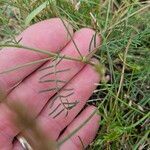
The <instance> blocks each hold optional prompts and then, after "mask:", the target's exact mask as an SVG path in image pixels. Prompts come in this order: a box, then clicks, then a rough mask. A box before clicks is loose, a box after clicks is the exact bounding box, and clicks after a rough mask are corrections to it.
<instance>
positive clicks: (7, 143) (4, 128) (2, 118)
mask: <svg viewBox="0 0 150 150" xmlns="http://www.w3.org/2000/svg"><path fill="white" fill-rule="evenodd" d="M11 117H13V114H12V112H11V111H10V110H9V108H8V107H7V106H6V105H5V104H1V105H0V149H1V150H11V149H12V141H13V138H14V133H15V132H16V128H15V126H14V124H13V123H12V122H11ZM8 127H9V128H8Z"/></svg>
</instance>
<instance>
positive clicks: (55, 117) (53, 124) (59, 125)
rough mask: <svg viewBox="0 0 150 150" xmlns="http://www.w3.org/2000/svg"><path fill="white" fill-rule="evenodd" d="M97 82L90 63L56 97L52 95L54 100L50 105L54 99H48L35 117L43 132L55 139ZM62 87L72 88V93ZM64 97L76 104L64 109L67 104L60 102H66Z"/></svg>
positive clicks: (81, 106)
mask: <svg viewBox="0 0 150 150" xmlns="http://www.w3.org/2000/svg"><path fill="white" fill-rule="evenodd" d="M98 82H99V75H98V74H97V73H96V72H95V70H94V69H93V68H92V67H91V66H90V65H87V66H86V67H85V68H84V69H83V70H82V71H81V72H80V73H78V75H77V76H75V77H74V78H73V79H72V80H71V81H70V82H69V83H68V84H67V85H66V86H65V87H64V88H63V89H62V90H61V91H60V93H59V96H58V97H57V96H56V97H57V98H56V99H55V97H54V99H55V102H54V103H53V105H52V107H51V104H52V102H53V100H54V99H51V100H50V102H49V103H48V104H47V105H46V106H45V108H44V109H43V110H42V112H41V113H40V115H39V117H38V118H37V119H38V121H39V124H40V125H41V126H42V128H43V129H44V132H45V133H47V132H49V136H50V138H52V139H54V140H56V139H57V138H58V136H59V134H60V132H61V131H62V130H63V129H64V128H65V127H66V126H67V125H68V124H69V123H70V122H71V121H72V120H73V119H74V118H75V117H76V115H77V114H78V113H79V112H80V111H81V109H82V108H83V106H84V105H85V103H86V101H87V100H88V99H89V97H90V96H91V95H92V92H93V90H94V89H95V88H96V85H95V83H98ZM64 89H73V92H74V93H73V94H70V91H66V90H64ZM69 94H70V95H69ZM65 95H69V96H65ZM60 96H61V99H60ZM66 99H67V101H68V102H69V103H70V104H71V103H74V102H76V101H78V104H77V105H76V106H74V107H73V108H72V109H70V110H69V109H68V110H67V109H64V105H65V106H66V108H67V107H68V104H62V102H66ZM60 100H61V101H60ZM54 110H55V111H54ZM62 110H63V111H62ZM52 112H53V113H52Z"/></svg>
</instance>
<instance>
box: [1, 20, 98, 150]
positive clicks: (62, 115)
mask: <svg viewBox="0 0 150 150" xmlns="http://www.w3.org/2000/svg"><path fill="white" fill-rule="evenodd" d="M66 26H67V28H68V30H69V32H70V34H71V35H72V37H73V40H71V37H70V36H69V35H68V32H67V30H66V28H65V27H64V24H63V23H62V21H61V20H60V19H58V18H53V19H50V20H45V21H42V22H40V23H37V24H35V25H32V26H30V27H29V28H28V29H26V30H25V31H24V32H23V33H22V34H21V35H20V36H18V37H17V39H18V40H19V39H21V41H20V43H21V44H23V45H26V46H29V47H33V48H38V49H43V50H46V51H51V52H59V51H61V52H60V53H61V54H62V55H65V56H72V57H75V58H78V57H79V56H80V55H79V53H78V51H77V50H76V46H75V44H74V42H75V43H76V45H77V47H78V49H79V50H80V53H81V54H82V55H83V56H86V55H88V53H89V45H91V49H94V44H91V38H92V37H93V35H94V34H95V32H94V31H93V30H91V29H88V28H84V29H80V30H79V31H77V32H75V33H73V29H72V27H71V26H70V25H69V24H68V23H66ZM73 41H74V42H73ZM99 44H100V38H99V37H98V36H97V37H96V46H98V45H99ZM44 58H47V55H45V54H41V53H36V52H33V51H28V50H25V49H18V48H4V49H2V50H1V51H0V72H3V71H4V70H6V69H9V68H11V67H14V66H17V65H19V64H25V63H29V62H32V61H37V60H41V59H44ZM56 61H58V60H54V61H52V60H47V61H39V63H36V64H34V65H30V66H28V67H24V68H23V69H20V70H17V71H12V72H9V73H7V74H1V75H0V88H1V89H2V90H3V91H4V92H5V93H6V94H7V102H8V103H9V104H11V103H14V102H20V103H21V104H22V105H23V106H24V107H25V108H26V110H27V111H28V112H30V114H31V115H32V116H33V117H34V118H36V121H37V123H38V124H39V126H40V127H41V129H42V131H43V132H44V134H45V135H46V136H47V138H50V139H53V140H56V141H59V140H60V139H62V138H64V137H65V136H67V135H68V134H69V133H71V131H73V130H74V129H76V127H78V126H79V125H80V124H81V123H82V122H84V121H85V120H86V119H87V118H88V117H89V116H90V115H91V113H92V112H93V111H94V110H95V107H94V106H88V107H86V108H85V109H84V110H83V111H82V112H81V110H82V109H83V107H84V106H85V104H86V101H87V100H88V99H89V97H90V96H91V94H92V92H93V90H94V89H95V88H96V85H95V83H97V82H99V80H100V78H99V75H98V74H97V73H96V72H95V71H94V69H93V68H92V67H91V66H90V65H84V64H83V63H81V62H77V61H73V60H66V59H62V60H61V61H60V62H59V63H58V64H56V63H57V62H56ZM93 61H95V60H93ZM54 65H57V66H55V67H54ZM56 68H57V70H55V69H56ZM56 72H57V74H56ZM54 80H55V81H56V82H52V81H54ZM56 88H58V90H59V93H56V90H52V89H56ZM60 96H61V97H62V99H63V98H64V99H65V98H66V97H67V100H68V101H69V103H70V104H75V102H77V104H76V106H75V107H73V108H72V109H70V110H67V109H66V110H65V109H64V107H63V106H62V105H60V104H61V101H60ZM52 102H53V105H51V104H52ZM11 118H12V112H11V111H10V110H9V108H8V107H7V106H6V105H5V104H4V103H1V104H0V150H12V149H13V150H22V149H23V147H22V145H21V144H20V143H19V142H18V141H17V140H14V138H15V137H16V136H17V135H18V134H21V133H23V132H28V131H20V130H19V129H17V128H16V126H15V125H14V124H13V122H12V121H11ZM99 119H100V117H99V116H98V115H96V114H95V115H94V116H93V117H92V119H91V120H90V121H89V122H88V123H87V124H86V125H85V126H84V127H83V128H81V129H80V130H79V131H78V132H76V134H75V135H73V136H72V137H71V138H70V139H69V140H67V141H66V142H65V143H63V144H62V146H61V147H60V149H62V150H69V149H72V150H79V149H82V148H83V145H84V147H87V146H88V145H89V144H90V143H91V142H92V140H93V139H94V137H95V135H96V133H97V130H98V128H99ZM64 129H65V131H64ZM62 131H64V132H63V133H62ZM79 137H80V138H79ZM81 140H82V142H81Z"/></svg>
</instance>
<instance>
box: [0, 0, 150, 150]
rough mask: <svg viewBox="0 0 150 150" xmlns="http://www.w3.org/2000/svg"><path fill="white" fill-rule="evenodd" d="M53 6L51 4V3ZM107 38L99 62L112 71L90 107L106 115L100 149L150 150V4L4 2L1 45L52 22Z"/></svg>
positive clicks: (140, 0)
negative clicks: (38, 24) (87, 29)
mask: <svg viewBox="0 0 150 150" xmlns="http://www.w3.org/2000/svg"><path fill="white" fill-rule="evenodd" d="M47 2H48V3H47ZM58 16H59V17H62V18H65V19H67V20H68V21H69V22H70V23H71V24H72V25H73V27H74V30H78V29H80V28H82V27H90V28H93V29H95V30H96V31H97V32H99V33H100V34H101V36H102V41H103V43H102V46H101V48H99V49H98V51H97V53H96V54H95V57H97V58H98V59H99V60H100V62H101V63H102V64H104V65H105V66H106V68H107V70H109V71H108V72H107V74H109V75H110V78H111V79H110V81H109V82H108V83H100V84H99V85H98V88H97V90H95V91H94V93H93V96H92V97H91V99H90V100H89V101H88V103H92V104H95V105H97V106H98V107H99V113H100V115H101V116H102V120H101V122H100V129H99V132H98V134H97V137H96V139H95V141H94V142H93V143H92V144H91V145H90V146H89V147H88V149H94V150H104V149H108V150H111V149H112V150H118V149H120V150H121V149H123V150H137V149H138V150H148V149H150V139H149V138H150V1H145V0H122V1H121V0H48V1H46V0H0V44H2V43H5V42H7V41H8V39H9V40H10V39H14V37H15V35H16V34H18V33H20V32H21V31H22V30H23V29H25V28H26V27H27V26H29V25H31V24H33V23H35V22H39V21H41V20H44V19H47V18H51V17H58Z"/></svg>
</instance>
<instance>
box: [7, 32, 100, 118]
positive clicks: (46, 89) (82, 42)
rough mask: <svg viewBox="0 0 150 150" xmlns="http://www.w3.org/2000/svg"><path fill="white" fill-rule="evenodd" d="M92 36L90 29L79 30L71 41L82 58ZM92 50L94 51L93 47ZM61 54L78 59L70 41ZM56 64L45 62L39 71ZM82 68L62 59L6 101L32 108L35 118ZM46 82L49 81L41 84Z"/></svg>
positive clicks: (25, 82) (13, 93) (76, 63)
mask: <svg viewBox="0 0 150 150" xmlns="http://www.w3.org/2000/svg"><path fill="white" fill-rule="evenodd" d="M94 34H95V32H94V31H93V30H91V29H81V30H79V31H77V32H76V33H75V35H74V37H73V40H74V42H75V43H76V45H77V46H78V48H79V49H80V53H81V54H82V55H83V56H85V55H87V54H88V53H89V51H88V49H89V45H90V41H91V38H92V37H93V35H94ZM96 39H97V42H96V45H97V46H98V45H99V44H100V38H99V37H98V36H97V38H96ZM92 48H93V49H94V46H93V47H92ZM61 54H62V55H66V56H71V57H74V58H78V57H79V54H78V52H77V50H76V47H75V46H74V43H73V42H72V41H71V42H70V43H69V44H68V45H67V46H66V47H65V48H64V49H63V51H62V53H61ZM56 62H57V61H55V62H53V63H52V62H47V63H46V64H44V65H43V66H42V67H41V68H40V69H39V70H41V69H43V68H47V67H48V66H51V65H52V64H55V63H56ZM83 66H84V64H83V63H79V62H76V61H71V60H65V59H63V60H62V61H61V62H60V63H59V65H57V67H52V68H49V69H44V70H43V71H39V70H37V71H36V72H34V73H33V74H31V76H29V77H28V78H26V80H24V82H23V83H21V84H20V85H19V86H18V87H17V88H16V89H14V90H13V91H12V93H11V94H10V95H9V97H8V100H9V99H10V101H9V102H10V103H13V102H14V101H19V102H20V103H22V104H24V106H26V107H27V109H30V108H32V110H30V111H31V114H32V115H35V116H36V115H37V114H38V113H39V112H40V111H41V109H42V108H43V106H44V105H45V104H46V103H47V101H48V100H49V99H50V98H51V97H52V96H53V95H54V94H55V93H56V92H57V91H58V90H59V89H60V88H62V87H63V86H64V85H65V84H66V83H67V82H68V81H69V80H70V79H71V78H73V77H74V76H75V75H76V74H77V73H78V72H79V71H80V70H81V69H82V68H83ZM62 70H66V71H62ZM57 71H60V72H59V73H57V74H56V73H55V72H57ZM49 73H52V74H50V75H48V76H45V77H44V75H47V74H49ZM41 77H44V78H41ZM48 80H50V81H49V82H42V81H48ZM56 80H59V81H60V82H56ZM41 82H42V83H41ZM57 88H58V89H57ZM39 92H40V93H39Z"/></svg>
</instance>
